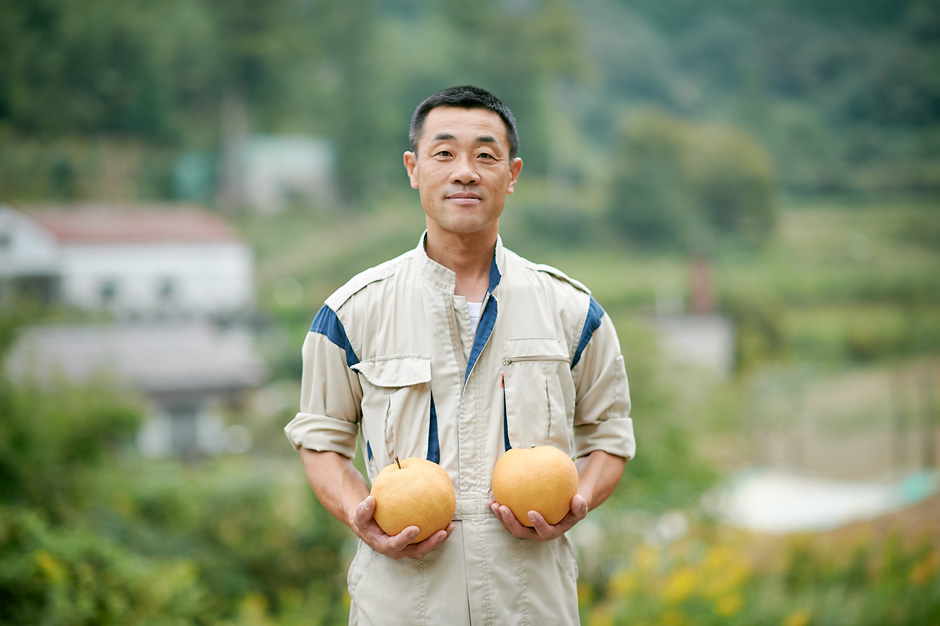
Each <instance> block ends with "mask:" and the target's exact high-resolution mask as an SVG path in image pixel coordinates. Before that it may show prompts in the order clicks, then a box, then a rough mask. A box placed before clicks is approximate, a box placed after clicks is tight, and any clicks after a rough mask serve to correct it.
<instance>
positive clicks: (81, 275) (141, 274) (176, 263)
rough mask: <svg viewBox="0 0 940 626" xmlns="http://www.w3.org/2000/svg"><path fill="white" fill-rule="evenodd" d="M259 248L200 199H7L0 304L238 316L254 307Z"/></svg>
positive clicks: (0, 210) (2, 214)
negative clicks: (121, 203)
mask: <svg viewBox="0 0 940 626" xmlns="http://www.w3.org/2000/svg"><path fill="white" fill-rule="evenodd" d="M253 263H254V261H253V255H252V252H251V249H250V248H249V247H248V246H247V245H246V244H245V243H244V242H243V241H241V240H240V238H239V237H238V236H237V234H236V233H235V231H234V229H233V228H232V227H231V226H230V225H229V224H228V223H227V222H226V221H225V220H223V219H222V218H221V217H219V216H217V215H214V214H212V213H208V212H206V211H204V210H200V209H199V208H197V207H194V206H178V205H144V206H133V207H113V206H100V205H81V206H71V207H48V206H44V207H30V208H28V209H25V210H17V209H14V208H12V207H9V206H3V205H0V304H4V305H6V304H9V303H10V302H11V301H12V300H14V299H16V298H18V297H21V296H24V295H25V296H27V297H32V298H36V299H39V300H40V301H41V302H43V303H46V304H57V305H61V306H64V307H66V308H73V309H81V310H91V311H107V312H110V313H112V314H114V315H115V316H116V317H118V318H136V317H194V316H195V317H228V316H234V315H238V314H239V313H243V312H245V311H249V310H251V309H252V308H253V306H254V269H253Z"/></svg>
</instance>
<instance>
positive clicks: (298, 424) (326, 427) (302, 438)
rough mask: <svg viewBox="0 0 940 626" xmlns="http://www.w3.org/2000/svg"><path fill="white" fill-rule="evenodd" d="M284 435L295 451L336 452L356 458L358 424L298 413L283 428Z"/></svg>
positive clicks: (325, 416) (324, 416)
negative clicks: (302, 449)
mask: <svg viewBox="0 0 940 626" xmlns="http://www.w3.org/2000/svg"><path fill="white" fill-rule="evenodd" d="M284 434H285V435H287V439H288V440H290V442H291V444H292V445H293V446H294V449H296V450H300V449H301V448H307V449H308V450H316V451H317V452H336V453H338V454H342V455H343V456H345V457H347V458H350V459H351V458H353V457H355V456H356V437H357V436H358V434H359V424H357V423H356V422H348V421H346V420H342V419H336V418H334V417H329V416H327V415H313V414H310V413H298V414H297V416H296V417H294V419H292V420H291V421H290V423H289V424H288V425H287V426H285V427H284Z"/></svg>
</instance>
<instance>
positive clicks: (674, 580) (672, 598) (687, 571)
mask: <svg viewBox="0 0 940 626" xmlns="http://www.w3.org/2000/svg"><path fill="white" fill-rule="evenodd" d="M696 578H697V577H696V575H695V570H694V569H692V568H691V567H688V566H685V567H680V568H679V569H678V570H676V571H675V572H674V573H673V574H672V576H670V577H669V580H667V581H666V587H665V589H663V597H664V598H665V599H666V601H667V602H673V603H679V602H682V601H683V600H685V599H686V598H688V597H689V596H691V595H692V592H694V591H695V583H696Z"/></svg>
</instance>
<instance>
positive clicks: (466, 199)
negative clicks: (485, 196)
mask: <svg viewBox="0 0 940 626" xmlns="http://www.w3.org/2000/svg"><path fill="white" fill-rule="evenodd" d="M447 199H448V200H455V201H457V202H460V203H471V202H479V201H480V200H482V197H481V196H480V194H477V193H474V192H472V191H458V192H457V193H452V194H450V195H448V196H447Z"/></svg>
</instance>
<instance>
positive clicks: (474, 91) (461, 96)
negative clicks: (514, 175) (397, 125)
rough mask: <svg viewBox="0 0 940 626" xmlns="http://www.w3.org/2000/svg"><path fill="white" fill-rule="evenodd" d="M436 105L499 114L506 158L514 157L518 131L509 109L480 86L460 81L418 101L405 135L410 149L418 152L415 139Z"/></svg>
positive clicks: (517, 150)
mask: <svg viewBox="0 0 940 626" xmlns="http://www.w3.org/2000/svg"><path fill="white" fill-rule="evenodd" d="M437 107H457V108H460V109H487V110H490V111H493V112H494V113H496V114H498V115H499V116H500V117H501V118H502V119H503V124H505V126H506V138H507V139H508V140H509V158H510V159H514V158H516V154H517V153H518V152H519V131H518V130H517V129H516V118H515V117H513V115H512V111H510V110H509V107H507V106H506V105H505V104H503V103H502V102H501V101H500V99H499V98H497V97H496V96H494V95H493V94H491V93H490V92H488V91H486V90H485V89H480V88H479V87H474V86H473V85H461V86H460V87H449V88H447V89H444V90H443V91H439V92H437V93H436V94H434V95H433V96H430V97H428V98H427V99H426V100H425V101H424V102H422V103H421V104H419V105H418V108H417V109H415V112H414V115H412V116H411V127H410V129H409V132H408V139H409V141H410V142H411V151H412V152H415V153H417V149H418V139H419V138H420V137H421V132H422V131H423V130H424V120H425V118H426V117H427V116H428V113H430V112H431V110H432V109H436V108H437Z"/></svg>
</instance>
